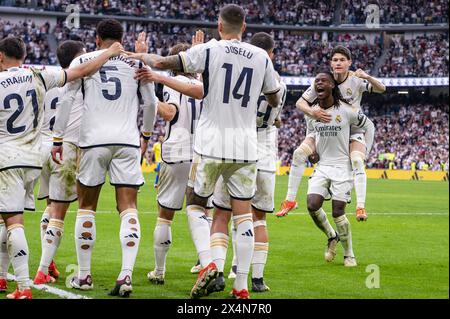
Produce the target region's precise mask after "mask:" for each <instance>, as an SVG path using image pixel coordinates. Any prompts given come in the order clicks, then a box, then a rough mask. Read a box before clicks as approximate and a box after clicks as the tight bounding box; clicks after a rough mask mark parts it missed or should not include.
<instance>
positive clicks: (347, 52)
mask: <svg viewBox="0 0 450 319" xmlns="http://www.w3.org/2000/svg"><path fill="white" fill-rule="evenodd" d="M338 53H340V54H342V55H343V56H345V57H346V58H347V59H349V60H351V59H352V53H351V52H350V50H349V49H347V48H346V47H344V46H343V45H338V46H336V47H334V48H333V50H331V54H330V59H333V56H334V55H335V54H338Z"/></svg>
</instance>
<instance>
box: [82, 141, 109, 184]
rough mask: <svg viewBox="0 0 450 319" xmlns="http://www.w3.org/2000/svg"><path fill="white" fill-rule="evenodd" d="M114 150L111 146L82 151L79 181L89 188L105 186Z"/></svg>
mask: <svg viewBox="0 0 450 319" xmlns="http://www.w3.org/2000/svg"><path fill="white" fill-rule="evenodd" d="M112 150H113V148H112V147H111V146H102V147H92V148H86V149H82V150H81V152H80V164H79V168H78V174H77V180H78V181H79V182H80V183H81V184H82V185H84V186H87V187H96V186H99V185H102V184H104V183H105V178H106V172H107V171H108V167H109V165H110V162H111V159H112V154H113V153H112Z"/></svg>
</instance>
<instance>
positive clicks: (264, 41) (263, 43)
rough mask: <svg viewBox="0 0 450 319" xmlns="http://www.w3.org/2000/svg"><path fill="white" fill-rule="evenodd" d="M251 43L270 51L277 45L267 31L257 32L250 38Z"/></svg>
mask: <svg viewBox="0 0 450 319" xmlns="http://www.w3.org/2000/svg"><path fill="white" fill-rule="evenodd" d="M250 44H252V45H254V46H256V47H258V48H261V49H263V50H266V51H267V52H269V51H270V50H273V48H274V47H275V41H274V40H273V38H272V37H271V35H270V34H268V33H266V32H258V33H255V34H254V35H253V36H252V38H251V39H250Z"/></svg>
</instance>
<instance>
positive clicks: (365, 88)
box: [302, 71, 372, 109]
mask: <svg viewBox="0 0 450 319" xmlns="http://www.w3.org/2000/svg"><path fill="white" fill-rule="evenodd" d="M338 86H339V90H340V91H341V94H342V97H343V98H344V99H345V100H347V101H348V103H349V104H350V105H351V106H353V107H355V108H357V109H360V108H361V99H362V94H363V93H364V92H372V85H371V84H370V83H369V82H368V81H367V80H363V79H361V78H359V77H357V76H356V75H355V73H354V72H353V71H349V72H348V74H347V77H346V78H345V80H344V81H342V82H341V83H339V84H338ZM302 98H303V99H305V100H306V101H307V102H308V103H309V104H310V105H311V104H313V103H314V101H315V100H316V98H317V93H316V91H315V89H314V83H313V84H311V86H310V87H309V88H308V89H307V90H306V91H305V92H304V93H303V95H302Z"/></svg>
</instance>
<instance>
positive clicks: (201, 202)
mask: <svg viewBox="0 0 450 319" xmlns="http://www.w3.org/2000/svg"><path fill="white" fill-rule="evenodd" d="M207 202H208V198H203V197H200V196H198V195H197V194H195V193H194V188H193V187H187V188H186V206H189V205H198V206H201V207H206V204H207Z"/></svg>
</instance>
